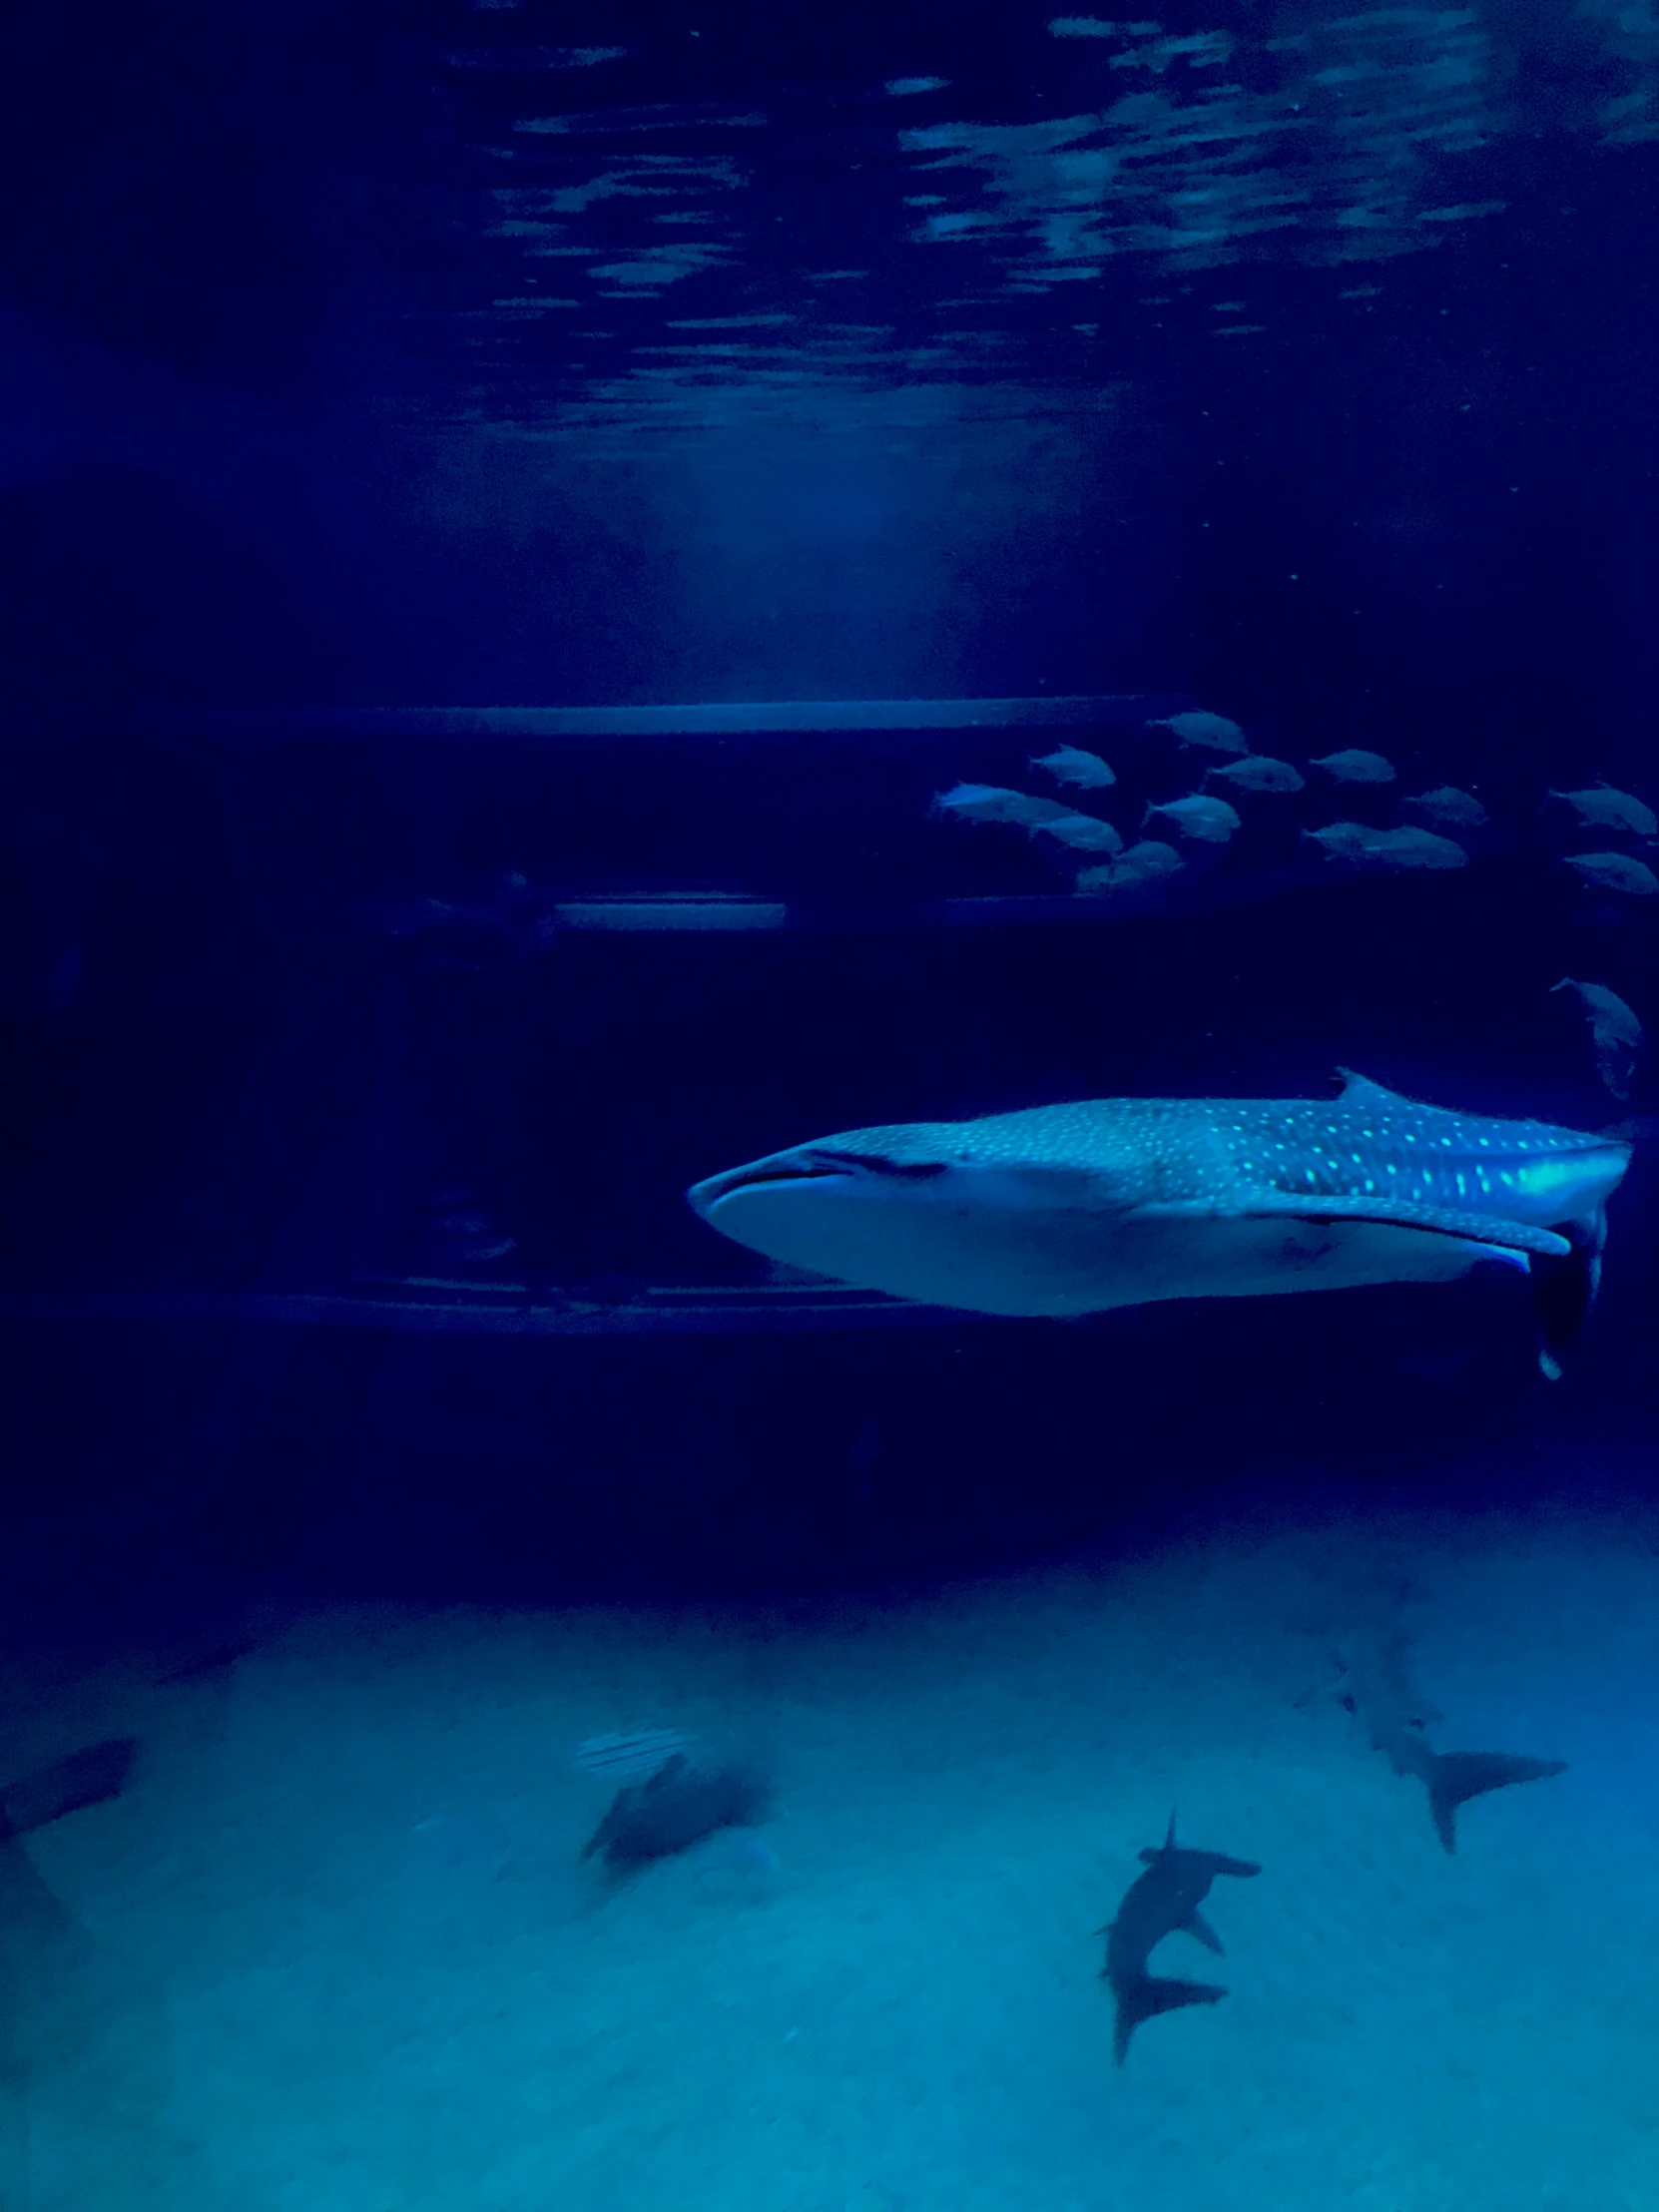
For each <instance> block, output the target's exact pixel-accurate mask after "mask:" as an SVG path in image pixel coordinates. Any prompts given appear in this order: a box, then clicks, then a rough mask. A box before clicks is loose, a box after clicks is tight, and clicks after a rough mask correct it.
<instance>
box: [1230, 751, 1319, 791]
mask: <svg viewBox="0 0 1659 2212" xmlns="http://www.w3.org/2000/svg"><path fill="white" fill-rule="evenodd" d="M1212 776H1223V777H1225V778H1226V779H1227V781H1228V783H1230V784H1231V785H1232V786H1233V789H1234V790H1235V791H1241V792H1299V791H1301V790H1302V789H1303V788H1304V786H1305V785H1306V783H1307V781H1308V779H1307V778H1306V777H1305V776H1304V775H1303V773H1302V771H1301V770H1300V769H1295V768H1292V766H1291V764H1290V762H1289V761H1274V760H1270V759H1269V757H1268V756H1267V755H1266V754H1265V753H1252V754H1250V755H1248V756H1247V758H1246V759H1244V760H1242V761H1229V762H1228V763H1227V764H1226V766H1225V767H1222V768H1213V769H1211V770H1210V771H1209V774H1208V775H1207V776H1206V777H1205V779H1204V780H1205V782H1206V783H1208V782H1209V781H1210V777H1212Z"/></svg>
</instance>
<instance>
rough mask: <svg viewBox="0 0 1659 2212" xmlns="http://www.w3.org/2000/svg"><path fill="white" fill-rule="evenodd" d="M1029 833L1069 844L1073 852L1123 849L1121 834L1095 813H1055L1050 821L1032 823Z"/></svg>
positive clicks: (1057, 842)
mask: <svg viewBox="0 0 1659 2212" xmlns="http://www.w3.org/2000/svg"><path fill="white" fill-rule="evenodd" d="M1031 833H1032V835H1033V836H1037V837H1052V838H1053V839H1054V841H1055V843H1056V844H1065V845H1069V846H1070V847H1071V849H1072V850H1073V851H1074V852H1121V851H1122V850H1123V838H1122V836H1121V835H1120V834H1119V832H1118V831H1117V830H1114V829H1113V828H1112V825H1111V824H1110V823H1109V822H1102V821H1101V820H1100V818H1099V817H1098V816H1097V815H1056V816H1055V817H1054V819H1053V821H1052V822H1038V823H1034V824H1033V825H1032V830H1031Z"/></svg>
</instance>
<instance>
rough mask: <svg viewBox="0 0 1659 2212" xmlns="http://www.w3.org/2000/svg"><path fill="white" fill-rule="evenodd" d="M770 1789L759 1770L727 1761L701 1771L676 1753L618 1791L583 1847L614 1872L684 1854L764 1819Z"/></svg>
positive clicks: (584, 1853) (585, 1855)
mask: <svg viewBox="0 0 1659 2212" xmlns="http://www.w3.org/2000/svg"><path fill="white" fill-rule="evenodd" d="M771 1805H772V1789H771V1786H770V1784H769V1783H768V1781H767V1780H766V1778H765V1776H764V1775H763V1774H762V1773H761V1771H760V1769H759V1768H758V1767H756V1766H755V1765H754V1764H752V1763H751V1762H749V1761H746V1760H739V1759H732V1760H725V1761H722V1762H721V1763H719V1764H718V1765H710V1766H700V1765H696V1764H694V1763H693V1762H692V1760H690V1759H689V1758H687V1756H686V1755H685V1753H684V1752H675V1753H674V1754H673V1756H672V1757H671V1758H669V1759H667V1760H665V1761H664V1763H663V1764H662V1766H660V1767H659V1768H658V1769H657V1771H656V1773H655V1774H653V1775H652V1776H651V1777H650V1779H649V1780H648V1781H645V1782H641V1783H633V1784H630V1785H629V1786H628V1787H627V1788H626V1789H622V1790H619V1791H618V1792H617V1794H616V1796H615V1798H614V1799H613V1800H612V1801H611V1805H610V1808H609V1810H608V1811H607V1813H606V1815H605V1818H604V1819H603V1820H602V1821H601V1822H600V1824H599V1826H598V1827H597V1828H596V1829H595V1830H594V1832H593V1834H592V1835H591V1836H590V1837H589V1838H588V1840H587V1843H586V1844H585V1845H584V1846H583V1848H582V1854H581V1856H582V1858H583V1859H592V1858H594V1857H596V1856H597V1857H600V1858H603V1860H604V1861H605V1864H606V1866H607V1867H609V1868H610V1869H611V1870H612V1871H613V1872H617V1871H621V1870H626V1869H629V1868H634V1867H643V1866H646V1865H648V1864H649V1863H650V1862H651V1861H652V1860H654V1859H669V1858H672V1857H673V1856H674V1855H675V1854H676V1853H677V1852H682V1851H689V1850H690V1849H691V1847H692V1846H693V1844H700V1843H702V1841H703V1839H704V1838H705V1837H706V1836H713V1835H714V1834H715V1833H716V1831H717V1830H719V1829H722V1828H754V1827H757V1826H758V1825H759V1824H760V1823H761V1822H762V1821H764V1820H765V1819H766V1817H767V1814H768V1813H769V1811H770V1810H771Z"/></svg>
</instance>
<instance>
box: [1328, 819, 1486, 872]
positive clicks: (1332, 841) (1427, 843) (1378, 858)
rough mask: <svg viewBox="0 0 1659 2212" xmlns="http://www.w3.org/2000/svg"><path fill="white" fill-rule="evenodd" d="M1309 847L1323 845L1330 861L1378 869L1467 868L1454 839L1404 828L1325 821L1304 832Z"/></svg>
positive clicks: (1462, 852) (1462, 851)
mask: <svg viewBox="0 0 1659 2212" xmlns="http://www.w3.org/2000/svg"><path fill="white" fill-rule="evenodd" d="M1302 834H1303V837H1304V839H1305V841H1306V842H1308V843H1309V844H1318V845H1323V846H1324V848H1325V850H1326V851H1327V852H1328V853H1330V855H1331V857H1332V858H1333V859H1334V860H1353V861H1356V862H1358V863H1359V864H1360V865H1362V866H1367V867H1383V868H1425V867H1426V868H1447V867H1467V866H1468V864H1469V856H1468V854H1467V853H1466V852H1465V851H1464V850H1463V848H1462V846H1461V845H1460V844H1458V843H1457V842H1456V840H1455V839H1454V838H1451V837H1442V836H1438V835H1436V833H1435V832H1434V831H1433V830H1418V829H1415V828H1413V827H1411V826H1409V825H1408V826H1407V827H1406V828H1404V829H1401V830H1374V829H1373V828H1372V827H1371V825H1370V824H1369V823H1365V822H1328V823H1327V824H1326V825H1325V828H1324V829H1323V830H1304V831H1303V832H1302Z"/></svg>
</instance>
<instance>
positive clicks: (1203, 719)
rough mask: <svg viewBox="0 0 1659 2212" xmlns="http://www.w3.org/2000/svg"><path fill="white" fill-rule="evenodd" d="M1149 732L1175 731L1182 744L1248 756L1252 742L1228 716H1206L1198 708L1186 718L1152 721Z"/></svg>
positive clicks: (1215, 751)
mask: <svg viewBox="0 0 1659 2212" xmlns="http://www.w3.org/2000/svg"><path fill="white" fill-rule="evenodd" d="M1147 728H1148V729H1149V730H1173V731H1174V732H1175V734H1176V736H1177V737H1178V738H1179V739H1180V740H1181V743H1182V744H1183V745H1199V746H1203V747H1204V748H1205V749H1206V750H1207V751H1208V752H1211V753H1248V752H1249V750H1250V746H1249V742H1248V740H1247V739H1246V737H1245V734H1244V732H1243V731H1242V730H1241V729H1240V728H1239V726H1238V724H1237V723H1236V722H1229V721H1228V719H1227V717H1226V716H1225V715H1212V714H1206V713H1204V712H1203V711H1202V710H1201V709H1198V708H1195V709H1193V710H1192V711H1191V712H1190V713H1188V714H1184V715H1165V716H1164V717H1163V719H1162V721H1160V722H1149V723H1148V724H1147Z"/></svg>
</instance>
